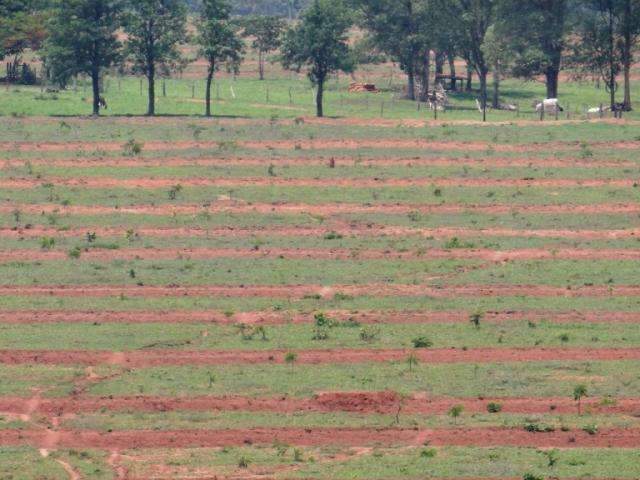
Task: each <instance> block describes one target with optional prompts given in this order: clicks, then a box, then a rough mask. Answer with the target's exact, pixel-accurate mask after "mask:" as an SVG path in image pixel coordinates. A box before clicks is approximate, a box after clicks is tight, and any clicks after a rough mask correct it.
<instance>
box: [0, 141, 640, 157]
mask: <svg viewBox="0 0 640 480" xmlns="http://www.w3.org/2000/svg"><path fill="white" fill-rule="evenodd" d="M124 143H125V142H62V143H56V142H0V151H5V152H11V151H15V152H66V151H78V152H83V151H103V152H117V151H122V150H123V146H124ZM221 145H222V146H224V143H223V144H221V143H220V142H218V141H202V142H195V141H172V142H163V141H150V142H144V145H143V148H144V151H150V152H158V151H172V150H191V149H193V150H197V149H201V150H212V149H215V150H219V149H220V147H221ZM234 146H235V147H238V148H245V149H250V150H262V151H265V150H294V149H302V150H320V149H336V150H356V149H367V148H372V149H429V150H431V151H439V150H442V151H452V150H456V151H458V150H461V151H467V152H482V151H488V150H492V151H494V152H509V153H523V152H540V151H557V150H567V151H572V150H578V149H579V148H580V143H579V142H545V143H528V144H504V143H502V144H500V143H498V144H494V143H487V142H453V141H451V142H446V141H429V140H422V139H407V140H400V139H393V138H390V139H381V140H372V139H345V140H336V139H329V138H327V139H316V140H305V139H301V140H270V141H258V142H255V141H239V142H236V143H234ZM589 146H590V147H591V148H602V147H606V148H610V149H612V150H636V149H638V148H640V142H638V141H632V142H629V141H626V142H625V141H621V142H592V143H590V144H589Z"/></svg>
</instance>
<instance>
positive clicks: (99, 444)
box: [0, 428, 640, 449]
mask: <svg viewBox="0 0 640 480" xmlns="http://www.w3.org/2000/svg"><path fill="white" fill-rule="evenodd" d="M46 438H47V432H46V431H44V432H43V431H41V430H24V431H23V430H2V431H0V445H4V446H15V445H36V446H38V445H44V444H45V441H46ZM276 442H277V443H281V444H282V443H284V444H293V445H298V446H314V445H346V446H365V445H375V444H384V445H385V446H391V445H416V446H420V445H424V444H425V442H429V444H430V445H433V446H445V445H452V446H477V447H483V446H484V447H488V446H518V447H537V448H552V447H559V448H587V447H613V448H635V447H637V446H638V445H639V444H640V429H601V430H600V432H599V433H598V434H597V435H589V434H588V433H586V432H583V431H582V430H574V431H570V432H560V431H556V432H552V433H530V432H527V431H525V430H524V429H515V428H511V429H508V428H475V429H474V428H450V429H438V430H419V429H400V428H390V429H349V428H314V429H299V428H291V429H287V428H280V429H277V428H274V429H257V428H256V429H248V430H172V431H157V430H139V431H118V432H111V433H106V432H96V431H89V430H76V431H58V432H56V445H57V446H58V447H60V448H102V449H116V448H118V449H131V448H189V447H223V446H243V445H254V444H258V445H273V444H274V443H276Z"/></svg>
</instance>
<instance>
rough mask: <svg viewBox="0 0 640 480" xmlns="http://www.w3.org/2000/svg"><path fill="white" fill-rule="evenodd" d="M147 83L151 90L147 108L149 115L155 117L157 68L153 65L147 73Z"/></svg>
mask: <svg viewBox="0 0 640 480" xmlns="http://www.w3.org/2000/svg"><path fill="white" fill-rule="evenodd" d="M147 81H148V84H149V86H148V89H149V105H148V106H147V115H148V116H150V117H151V116H153V115H155V114H156V68H155V65H153V64H151V65H150V66H149V70H148V71H147Z"/></svg>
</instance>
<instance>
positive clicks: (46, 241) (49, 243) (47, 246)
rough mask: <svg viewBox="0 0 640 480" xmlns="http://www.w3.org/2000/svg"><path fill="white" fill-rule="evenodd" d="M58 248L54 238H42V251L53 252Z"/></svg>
mask: <svg viewBox="0 0 640 480" xmlns="http://www.w3.org/2000/svg"><path fill="white" fill-rule="evenodd" d="M55 246H56V239H55V238H52V237H42V238H41V239H40V248H41V249H42V250H51V249H52V248H53V247H55Z"/></svg>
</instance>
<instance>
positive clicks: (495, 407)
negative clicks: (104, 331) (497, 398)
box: [487, 402, 502, 413]
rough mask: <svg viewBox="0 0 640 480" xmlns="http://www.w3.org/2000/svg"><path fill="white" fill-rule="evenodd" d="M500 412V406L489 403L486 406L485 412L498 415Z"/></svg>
mask: <svg viewBox="0 0 640 480" xmlns="http://www.w3.org/2000/svg"><path fill="white" fill-rule="evenodd" d="M501 411H502V405H500V404H499V403H495V402H491V403H490V404H488V405H487V412H489V413H500V412H501Z"/></svg>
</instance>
